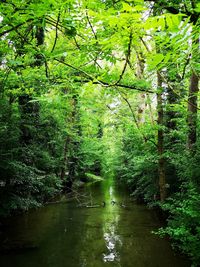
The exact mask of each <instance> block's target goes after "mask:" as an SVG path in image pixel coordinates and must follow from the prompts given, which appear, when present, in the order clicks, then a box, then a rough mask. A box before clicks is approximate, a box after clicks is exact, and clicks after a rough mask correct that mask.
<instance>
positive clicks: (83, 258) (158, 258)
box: [0, 179, 190, 267]
mask: <svg viewBox="0 0 200 267" xmlns="http://www.w3.org/2000/svg"><path fill="white" fill-rule="evenodd" d="M103 201H104V202H105V206H104V203H103ZM81 203H82V204H83V203H86V205H88V206H89V207H81V205H82V204H81ZM102 203H103V204H102ZM95 205H97V207H95ZM98 205H100V206H98ZM91 206H94V207H91ZM160 225H161V223H160V221H159V219H158V217H157V216H156V213H155V212H153V211H151V210H149V209H147V208H146V207H145V206H143V205H138V204H136V203H134V202H133V201H131V199H130V197H129V194H128V192H127V191H126V190H122V189H121V188H119V187H118V186H117V185H116V184H115V182H114V181H113V180H112V179H108V180H105V181H103V182H97V183H94V184H92V185H89V186H86V187H85V188H84V189H82V191H81V193H80V194H76V198H75V199H74V198H72V199H71V201H67V202H64V203H60V204H58V203H57V204H50V205H47V206H45V207H43V208H40V209H37V210H32V211H29V212H27V213H25V214H23V215H18V216H15V217H12V218H11V219H8V220H6V225H5V226H4V228H3V233H1V242H3V244H4V246H5V247H6V246H8V248H9V249H7V250H6V249H5V250H4V251H3V252H1V254H0V266H1V267H79V266H80V267H104V266H105V267H106V266H108V267H109V266H118V267H179V266H180V267H188V266H190V264H189V262H188V261H186V260H185V259H184V258H183V257H182V256H180V255H176V254H175V253H174V251H173V250H172V249H171V246H170V243H169V241H168V240H165V239H160V238H159V237H157V236H156V235H154V234H152V233H151V231H152V230H155V229H157V228H158V227H159V226H160ZM10 248H12V249H10Z"/></svg>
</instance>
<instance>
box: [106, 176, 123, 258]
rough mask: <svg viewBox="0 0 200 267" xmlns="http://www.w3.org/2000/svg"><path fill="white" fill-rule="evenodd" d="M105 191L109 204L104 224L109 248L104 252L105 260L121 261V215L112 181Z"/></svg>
mask: <svg viewBox="0 0 200 267" xmlns="http://www.w3.org/2000/svg"><path fill="white" fill-rule="evenodd" d="M104 192H105V198H106V200H107V203H108V204H107V206H106V212H105V215H104V224H103V238H104V240H105V245H106V248H107V251H106V253H103V261H104V262H114V261H116V262H120V253H119V251H118V248H119V247H120V246H122V241H121V239H120V235H118V234H117V228H118V223H119V220H120V215H119V210H118V209H119V207H118V206H117V197H116V196H115V191H114V190H113V183H112V181H111V183H110V184H108V188H107V190H105V191H104ZM106 192H109V195H107V194H106Z"/></svg>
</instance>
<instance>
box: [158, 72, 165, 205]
mask: <svg viewBox="0 0 200 267" xmlns="http://www.w3.org/2000/svg"><path fill="white" fill-rule="evenodd" d="M157 86H158V89H157V90H158V92H157V112H158V156H159V159H158V176H159V189H160V200H161V202H163V201H164V200H165V198H166V186H165V184H166V173H165V159H164V155H163V154H164V132H163V128H162V127H163V115H164V113H163V99H162V79H161V76H160V74H159V73H158V72H157Z"/></svg>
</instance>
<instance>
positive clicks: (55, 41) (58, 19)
mask: <svg viewBox="0 0 200 267" xmlns="http://www.w3.org/2000/svg"><path fill="white" fill-rule="evenodd" d="M59 21H60V10H59V12H58V18H57V21H56V26H55V27H56V36H55V40H54V44H53V47H52V49H51V53H52V52H53V51H54V49H55V46H56V43H57V39H58V24H59Z"/></svg>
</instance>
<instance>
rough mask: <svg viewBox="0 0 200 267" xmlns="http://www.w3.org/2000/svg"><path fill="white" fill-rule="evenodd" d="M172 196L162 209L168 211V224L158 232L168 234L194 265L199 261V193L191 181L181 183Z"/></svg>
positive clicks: (175, 245) (162, 234)
mask: <svg viewBox="0 0 200 267" xmlns="http://www.w3.org/2000/svg"><path fill="white" fill-rule="evenodd" d="M180 190H181V191H180V192H177V193H176V194H175V195H174V196H173V197H172V198H169V199H168V200H167V202H166V203H165V204H163V205H162V209H163V210H165V211H167V212H169V213H170V216H169V219H168V225H167V227H166V228H161V229H160V230H159V231H158V234H159V235H161V236H164V235H168V236H170V238H172V240H173V244H174V247H178V248H179V249H180V250H181V251H183V252H184V253H186V254H188V255H189V256H190V258H191V259H192V260H193V262H194V265H193V266H198V263H199V261H200V256H199V242H200V210H199V201H200V195H199V191H198V190H197V188H196V186H195V185H194V184H193V183H191V182H186V183H183V184H182V185H181V187H180Z"/></svg>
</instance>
